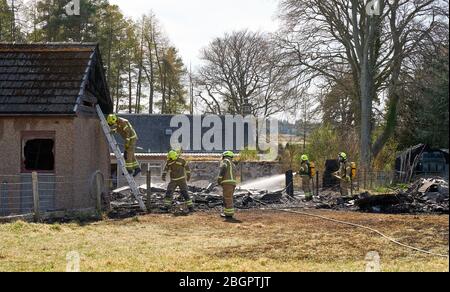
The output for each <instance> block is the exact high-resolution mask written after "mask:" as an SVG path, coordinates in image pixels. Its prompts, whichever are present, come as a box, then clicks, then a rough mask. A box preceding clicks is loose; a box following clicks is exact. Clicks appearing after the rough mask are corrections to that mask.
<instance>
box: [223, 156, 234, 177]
mask: <svg viewBox="0 0 450 292" xmlns="http://www.w3.org/2000/svg"><path fill="white" fill-rule="evenodd" d="M225 161H226V162H227V163H228V168H229V169H230V181H235V180H234V174H233V165H232V162H231V161H229V160H227V159H225Z"/></svg>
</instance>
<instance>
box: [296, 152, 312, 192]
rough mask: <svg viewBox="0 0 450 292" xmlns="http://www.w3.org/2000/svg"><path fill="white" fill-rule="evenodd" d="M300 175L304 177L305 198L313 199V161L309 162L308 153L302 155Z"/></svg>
mask: <svg viewBox="0 0 450 292" xmlns="http://www.w3.org/2000/svg"><path fill="white" fill-rule="evenodd" d="M299 174H300V177H301V178H302V189H303V192H304V193H305V199H306V200H307V201H311V200H312V199H313V193H312V191H311V180H312V178H313V177H312V171H311V163H310V162H309V158H308V155H306V154H305V155H302V157H301V163H300V171H299Z"/></svg>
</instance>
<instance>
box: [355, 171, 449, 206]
mask: <svg viewBox="0 0 450 292" xmlns="http://www.w3.org/2000/svg"><path fill="white" fill-rule="evenodd" d="M448 199H449V191H448V181H447V180H444V179H442V178H429V179H424V178H422V179H419V180H417V181H416V182H414V183H413V184H411V185H410V186H409V188H408V189H407V190H400V191H397V193H396V194H390V195H379V196H370V195H368V194H362V195H360V196H359V198H358V199H357V200H356V201H355V204H356V206H357V207H358V208H359V209H360V210H361V211H364V212H372V213H389V214H402V213H404V214H418V213H430V214H448V213H449V203H448Z"/></svg>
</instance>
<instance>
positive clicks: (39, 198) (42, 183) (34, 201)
mask: <svg viewBox="0 0 450 292" xmlns="http://www.w3.org/2000/svg"><path fill="white" fill-rule="evenodd" d="M97 184H101V187H100V189H99V188H98V187H97ZM109 184H110V180H105V179H103V178H102V179H101V180H100V181H99V180H97V179H96V176H94V175H93V176H92V177H90V178H87V179H82V178H80V177H68V176H55V175H51V174H36V175H35V178H33V175H32V174H20V175H0V218H2V217H3V218H4V217H13V216H23V215H36V213H39V214H40V213H42V214H44V213H51V212H64V211H69V210H70V211H75V210H85V209H89V208H92V209H94V210H95V208H97V207H98V206H99V202H98V201H99V194H98V192H99V190H100V191H101V193H103V192H104V191H106V189H107V187H108V186H109ZM100 196H101V194H100Z"/></svg>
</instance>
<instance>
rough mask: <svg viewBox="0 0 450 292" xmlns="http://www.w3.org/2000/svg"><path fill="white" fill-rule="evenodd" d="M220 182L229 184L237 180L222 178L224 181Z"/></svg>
mask: <svg viewBox="0 0 450 292" xmlns="http://www.w3.org/2000/svg"><path fill="white" fill-rule="evenodd" d="M222 183H223V184H229V183H232V184H236V183H237V181H235V180H224V181H222Z"/></svg>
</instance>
